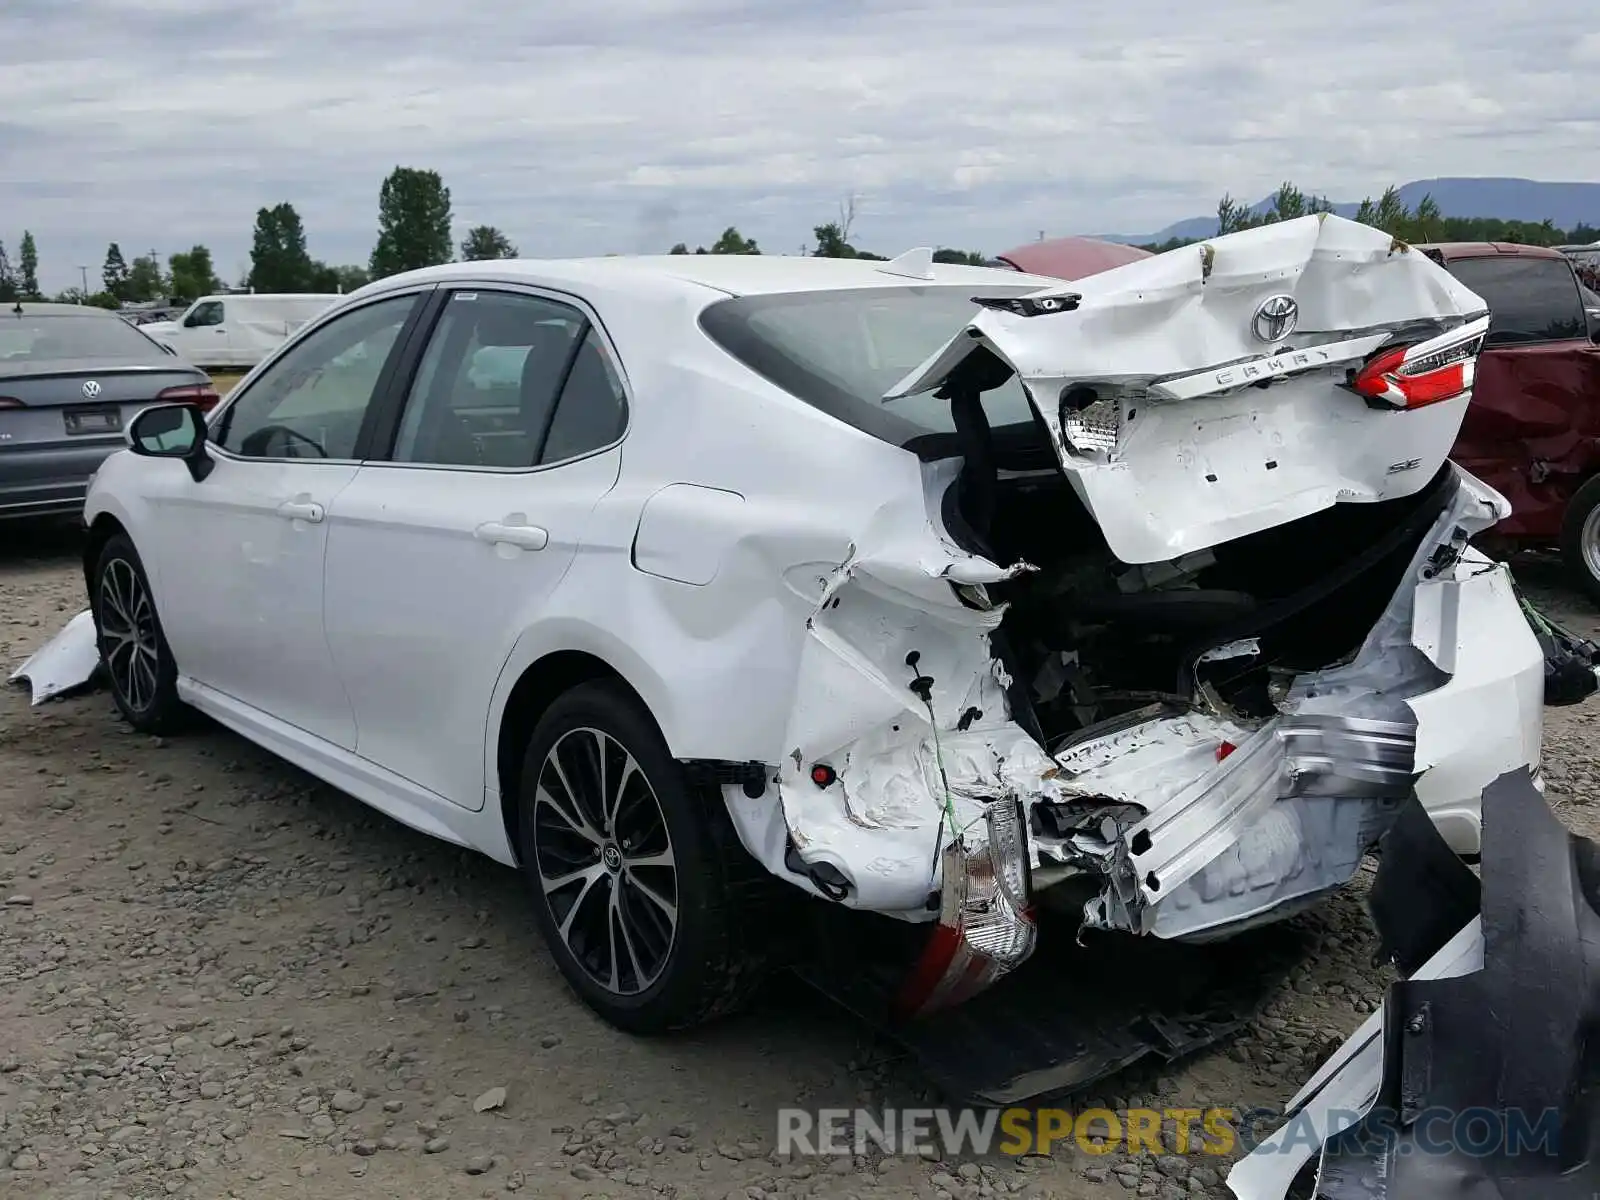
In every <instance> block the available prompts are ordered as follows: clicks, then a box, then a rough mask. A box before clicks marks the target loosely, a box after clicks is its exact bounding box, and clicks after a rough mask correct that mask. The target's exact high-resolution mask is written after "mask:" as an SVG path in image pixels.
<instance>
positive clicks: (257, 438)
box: [240, 425, 328, 458]
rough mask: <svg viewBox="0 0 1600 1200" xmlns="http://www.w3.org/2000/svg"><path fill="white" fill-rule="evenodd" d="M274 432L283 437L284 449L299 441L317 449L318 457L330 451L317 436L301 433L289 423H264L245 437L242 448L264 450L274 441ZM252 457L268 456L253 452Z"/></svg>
mask: <svg viewBox="0 0 1600 1200" xmlns="http://www.w3.org/2000/svg"><path fill="white" fill-rule="evenodd" d="M273 434H278V435H279V436H281V437H282V438H283V444H284V449H288V448H289V444H290V443H291V442H299V443H300V444H301V445H304V446H310V447H311V448H312V449H313V450H315V451H316V452H317V457H318V458H327V457H328V452H327V451H326V450H324V449H323V448H322V444H321V443H320V442H318V441H317V440H316V439H315V438H312V437H308V436H307V435H305V434H303V433H301V432H300V431H299V430H298V429H291V428H289V426H287V425H263V426H262V427H261V428H260V429H257V430H256V431H255V432H254V433H252V434H251V435H250V436H249V437H248V438H246V439H245V441H244V445H243V446H241V447H240V449H244V448H245V447H246V446H248V447H250V448H251V449H256V448H259V449H262V450H264V449H266V447H267V444H268V443H269V442H271V441H272V435H273ZM247 452H248V451H247ZM251 457H253V458H266V457H268V456H267V455H264V454H252V455H251Z"/></svg>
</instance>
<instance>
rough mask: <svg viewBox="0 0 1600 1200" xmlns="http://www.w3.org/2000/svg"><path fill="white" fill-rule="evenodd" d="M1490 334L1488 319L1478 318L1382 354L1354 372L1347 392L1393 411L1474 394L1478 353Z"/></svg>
mask: <svg viewBox="0 0 1600 1200" xmlns="http://www.w3.org/2000/svg"><path fill="white" fill-rule="evenodd" d="M1488 330H1489V318H1488V317H1479V318H1478V319H1477V320H1476V321H1471V322H1468V323H1467V324H1466V325H1463V326H1462V327H1461V328H1460V329H1452V330H1451V331H1450V332H1449V333H1444V334H1440V335H1439V336H1438V337H1435V338H1429V339H1428V340H1427V341H1425V342H1418V343H1417V344H1416V345H1414V346H1396V347H1394V348H1393V349H1392V350H1385V351H1383V352H1382V353H1380V354H1378V355H1377V356H1376V357H1375V358H1373V360H1372V361H1371V362H1369V363H1368V364H1367V365H1366V366H1364V367H1362V368H1361V370H1359V371H1358V372H1356V376H1355V378H1354V379H1352V380H1351V381H1350V386H1351V387H1352V388H1354V389H1355V391H1356V392H1358V393H1359V394H1360V395H1363V396H1365V397H1367V398H1368V399H1369V400H1377V401H1381V402H1382V403H1384V404H1389V405H1392V406H1393V407H1395V408H1404V409H1412V408H1422V407H1424V406H1425V405H1428V404H1437V403H1438V402H1439V401H1441V400H1453V399H1455V398H1456V397H1457V396H1460V395H1462V394H1463V393H1465V392H1467V391H1469V390H1470V389H1471V388H1472V380H1473V377H1474V375H1475V374H1476V372H1477V366H1478V351H1479V350H1481V349H1483V337H1484V334H1486V333H1487V332H1488Z"/></svg>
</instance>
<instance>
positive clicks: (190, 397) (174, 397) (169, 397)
mask: <svg viewBox="0 0 1600 1200" xmlns="http://www.w3.org/2000/svg"><path fill="white" fill-rule="evenodd" d="M156 399H157V400H159V401H161V403H163V404H193V405H195V406H197V407H198V408H199V409H200V411H201V412H205V413H208V412H210V411H211V410H212V409H213V408H215V407H216V406H217V405H218V404H219V403H221V401H222V397H221V395H219V394H218V392H217V389H216V388H214V387H212V386H211V385H210V384H209V383H186V384H184V385H183V386H182V387H169V388H164V389H162V390H161V391H160V392H158V393H156Z"/></svg>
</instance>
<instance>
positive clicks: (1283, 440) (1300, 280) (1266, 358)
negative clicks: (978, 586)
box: [885, 214, 1486, 563]
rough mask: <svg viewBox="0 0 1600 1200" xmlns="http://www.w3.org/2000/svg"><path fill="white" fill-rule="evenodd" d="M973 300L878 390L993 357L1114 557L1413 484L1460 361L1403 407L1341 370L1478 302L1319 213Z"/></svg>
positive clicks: (1461, 407) (1411, 259)
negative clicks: (1030, 291)
mask: <svg viewBox="0 0 1600 1200" xmlns="http://www.w3.org/2000/svg"><path fill="white" fill-rule="evenodd" d="M982 303H984V304H985V307H984V309H983V311H981V312H980V313H979V315H978V316H977V317H976V318H974V319H973V320H972V322H971V323H970V324H968V326H967V327H966V328H965V329H962V330H961V331H959V332H958V333H957V334H956V336H955V337H954V338H952V339H951V341H950V342H949V343H948V344H946V346H945V347H944V348H943V349H941V350H940V351H939V352H938V353H937V354H935V355H933V356H932V357H931V358H930V359H929V360H928V361H927V362H926V363H925V364H924V365H923V366H922V367H920V368H918V369H917V370H916V371H914V372H912V373H911V374H910V375H909V376H908V377H907V378H906V379H905V380H903V381H902V382H901V383H900V384H898V385H896V387H894V388H893V389H891V390H890V391H889V392H888V393H887V394H886V397H885V399H886V402H891V403H892V402H893V400H894V399H896V398H898V397H902V396H909V395H913V394H916V393H919V392H926V391H932V390H936V389H941V388H942V389H945V390H946V391H950V390H952V389H957V388H959V387H960V386H962V375H961V372H962V368H963V367H964V366H965V365H966V364H967V363H968V361H969V360H970V359H971V358H972V357H973V356H975V355H981V354H985V353H987V354H992V355H993V356H995V357H997V358H999V359H1000V360H1001V361H1002V362H1003V363H1004V364H1006V365H1007V366H1009V367H1010V368H1011V369H1012V370H1013V371H1014V372H1015V373H1016V374H1017V376H1019V377H1020V379H1021V381H1022V383H1023V384H1024V386H1025V388H1026V390H1027V392H1028V396H1029V399H1030V401H1031V402H1032V404H1033V406H1034V408H1035V409H1036V410H1037V412H1038V414H1039V416H1040V418H1041V419H1042V421H1043V423H1044V426H1045V427H1046V429H1047V430H1048V431H1049V434H1050V439H1051V443H1052V447H1053V449H1054V451H1055V454H1056V457H1057V459H1058V460H1059V462H1060V464H1061V468H1062V470H1063V471H1064V472H1065V474H1066V476H1067V478H1068V479H1069V480H1070V481H1071V484H1072V486H1073V488H1074V490H1075V491H1076V492H1077V494H1078V497H1079V499H1081V500H1082V502H1083V503H1084V505H1085V507H1086V508H1087V509H1088V510H1089V512H1090V514H1091V515H1092V516H1093V517H1094V518H1095V520H1096V522H1097V523H1098V524H1099V526H1100V528H1101V530H1102V532H1103V533H1104V535H1105V538H1106V541H1107V544H1108V545H1109V547H1110V549H1111V551H1112V553H1113V554H1115V555H1116V556H1117V557H1118V558H1119V559H1121V560H1122V561H1123V562H1127V563H1150V562H1160V561H1166V560H1170V559H1173V558H1177V557H1178V556H1180V555H1183V554H1187V553H1190V552H1192V551H1196V550H1201V549H1205V548H1208V547H1211V546H1214V545H1217V544H1218V543H1221V542H1224V541H1228V540H1231V539H1234V538H1238V537H1243V536H1245V535H1247V534H1250V533H1254V532H1257V531H1259V530H1262V529H1266V528H1270V527H1272V526H1276V525H1281V524H1284V523H1287V522H1289V521H1293V520H1296V519H1298V518H1301V517H1304V516H1307V515H1309V514H1311V513H1314V512H1318V511H1320V510H1322V509H1325V508H1328V507H1330V506H1331V505H1333V504H1336V503H1351V502H1355V503H1360V502H1373V501H1379V500H1385V499H1392V498H1395V497H1400V496H1406V495H1410V494H1412V493H1414V492H1416V491H1417V490H1419V489H1420V488H1422V487H1423V486H1425V485H1426V484H1427V482H1428V480H1429V479H1431V478H1432V477H1433V475H1434V474H1435V472H1436V471H1437V470H1438V469H1439V467H1440V465H1441V464H1442V463H1443V462H1444V461H1445V458H1446V457H1447V455H1448V454H1449V451H1450V447H1451V445H1452V443H1453V442H1454V440H1455V437H1456V433H1457V431H1458V429H1459V428H1460V425H1461V420H1462V417H1463V415H1464V413H1465V411H1466V406H1467V401H1468V399H1469V398H1470V382H1471V380H1470V364H1469V374H1468V378H1467V387H1466V389H1465V390H1463V391H1462V392H1461V393H1460V394H1458V395H1455V396H1452V397H1451V398H1449V399H1445V400H1442V401H1440V402H1436V403H1428V404H1426V405H1424V406H1418V407H1409V408H1397V407H1395V406H1393V405H1392V404H1389V403H1382V402H1377V403H1375V402H1372V400H1371V398H1370V397H1366V396H1362V395H1359V394H1357V393H1356V392H1354V391H1352V390H1351V389H1350V387H1349V386H1348V384H1349V382H1350V379H1351V377H1352V376H1353V374H1354V372H1355V371H1356V370H1357V369H1359V368H1361V367H1362V366H1363V364H1365V363H1366V362H1367V361H1368V360H1370V359H1371V357H1372V356H1373V355H1374V353H1375V352H1377V351H1378V350H1380V349H1381V348H1385V347H1388V346H1392V345H1399V344H1414V343H1419V342H1422V341H1426V340H1428V339H1430V338H1433V337H1436V336H1438V335H1441V334H1444V333H1447V332H1448V331H1450V330H1452V329H1461V328H1462V327H1464V326H1467V325H1469V324H1470V323H1472V322H1474V321H1476V320H1478V319H1480V318H1482V317H1483V315H1484V314H1485V312H1486V306H1485V304H1484V302H1483V301H1482V300H1481V299H1480V298H1479V297H1478V296H1477V295H1475V294H1474V293H1473V292H1471V291H1469V290H1468V289H1467V288H1466V287H1465V286H1464V285H1462V284H1461V283H1460V282H1458V281H1457V280H1456V279H1455V278H1454V277H1453V276H1451V275H1450V274H1449V272H1447V271H1445V270H1444V269H1443V268H1442V267H1440V266H1438V265H1437V264H1436V263H1434V262H1432V261H1431V260H1429V259H1428V258H1427V257H1426V256H1425V255H1423V254H1422V253H1420V252H1418V251H1416V250H1413V249H1411V248H1410V247H1409V246H1407V245H1406V244H1404V243H1402V242H1399V241H1397V240H1395V239H1394V238H1392V237H1390V236H1389V235H1388V234H1386V233H1383V232H1381V231H1379V230H1376V229H1372V228H1370V227H1368V226H1365V225H1360V224H1357V223H1356V222H1353V221H1348V220H1344V219H1342V218H1339V217H1335V216H1331V215H1327V214H1322V215H1318V216H1312V217H1304V218H1301V219H1299V220H1295V221H1286V222H1282V223H1280V224H1276V225H1269V226H1264V227H1262V228H1259V229H1251V230H1246V231H1244V232H1241V233H1236V234H1230V235H1227V236H1225V237H1220V238H1215V239H1212V240H1211V241H1209V242H1206V243H1203V244H1200V245H1196V246H1188V247H1184V248H1181V249H1178V250H1173V251H1170V252H1168V253H1166V254H1160V255H1157V256H1155V257H1153V258H1149V259H1145V260H1142V261H1140V262H1135V263H1130V264H1128V265H1126V266H1123V267H1119V268H1116V269H1115V270H1112V271H1107V272H1105V273H1104V274H1101V275H1097V276H1093V277H1091V278H1089V279H1085V280H1081V281H1078V282H1076V283H1074V284H1072V285H1071V286H1070V287H1065V286H1064V287H1062V288H1059V289H1050V290H1047V291H1043V292H1039V293H1035V294H1034V295H1032V296H1028V297H1023V298H1022V299H1020V300H1010V301H1006V300H1002V301H984V302H982ZM991 382H992V373H991Z"/></svg>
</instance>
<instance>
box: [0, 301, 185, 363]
mask: <svg viewBox="0 0 1600 1200" xmlns="http://www.w3.org/2000/svg"><path fill="white" fill-rule="evenodd" d="M160 354H161V351H160V349H159V348H158V347H157V346H156V344H155V343H154V342H152V341H151V340H150V339H149V338H147V337H145V335H144V334H142V333H140V332H139V331H138V330H136V329H135V328H134V327H133V326H132V325H129V324H128V323H127V322H126V321H124V320H123V319H122V318H121V317H119V316H116V315H115V314H113V313H110V312H107V313H105V315H104V316H101V315H98V314H97V315H94V316H70V317H62V316H54V315H47V314H44V313H33V314H30V313H28V312H27V311H26V310H24V312H23V313H22V315H21V316H18V315H16V314H14V313H9V312H4V311H0V362H10V363H16V362H54V361H60V360H63V359H66V360H71V359H79V358H84V359H124V360H127V361H130V362H148V361H150V360H151V359H153V358H157V357H159V356H160Z"/></svg>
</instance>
